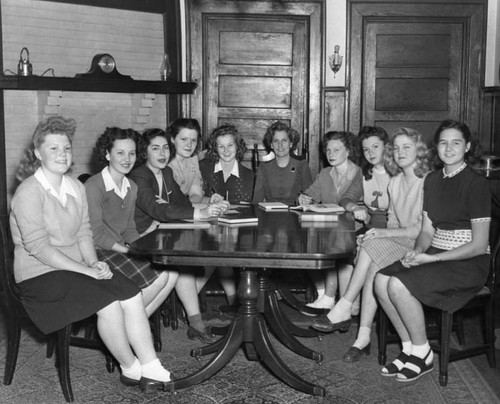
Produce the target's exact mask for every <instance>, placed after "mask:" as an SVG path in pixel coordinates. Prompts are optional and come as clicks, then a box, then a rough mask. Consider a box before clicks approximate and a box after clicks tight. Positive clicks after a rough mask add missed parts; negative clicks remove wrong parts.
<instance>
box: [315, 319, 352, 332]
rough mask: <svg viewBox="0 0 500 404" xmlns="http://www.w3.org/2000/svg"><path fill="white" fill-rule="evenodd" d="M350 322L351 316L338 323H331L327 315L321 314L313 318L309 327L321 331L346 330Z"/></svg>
mask: <svg viewBox="0 0 500 404" xmlns="http://www.w3.org/2000/svg"><path fill="white" fill-rule="evenodd" d="M351 324H352V318H349V319H348V320H344V321H339V322H338V323H332V322H331V321H330V319H329V318H328V317H327V316H322V317H319V318H318V319H316V320H314V321H313V323H312V324H311V327H312V328H314V329H315V330H317V331H321V332H333V331H337V330H339V331H342V332H346V331H348V330H349V328H350V327H351Z"/></svg>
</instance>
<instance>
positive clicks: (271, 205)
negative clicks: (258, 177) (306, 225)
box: [259, 202, 288, 211]
mask: <svg viewBox="0 0 500 404" xmlns="http://www.w3.org/2000/svg"><path fill="white" fill-rule="evenodd" d="M259 207H260V208H262V209H264V210H266V211H270V210H284V209H288V205H287V204H285V203H282V202H259Z"/></svg>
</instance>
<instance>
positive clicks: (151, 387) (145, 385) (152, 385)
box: [139, 374, 174, 393]
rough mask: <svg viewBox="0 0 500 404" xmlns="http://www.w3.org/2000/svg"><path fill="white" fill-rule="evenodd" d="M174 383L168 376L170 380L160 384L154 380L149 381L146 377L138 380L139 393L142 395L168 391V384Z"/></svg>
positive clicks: (172, 378)
mask: <svg viewBox="0 0 500 404" xmlns="http://www.w3.org/2000/svg"><path fill="white" fill-rule="evenodd" d="M172 381H174V377H173V376H172V374H170V380H169V381H168V382H161V381H159V380H155V379H149V378H148V377H141V380H139V385H140V386H141V391H142V392H143V393H154V392H157V391H168V387H167V385H168V383H170V382H172Z"/></svg>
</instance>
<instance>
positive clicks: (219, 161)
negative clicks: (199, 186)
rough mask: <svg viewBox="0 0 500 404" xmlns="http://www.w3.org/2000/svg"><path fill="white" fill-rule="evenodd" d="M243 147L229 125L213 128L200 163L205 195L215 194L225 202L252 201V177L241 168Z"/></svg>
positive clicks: (244, 146) (247, 170)
mask: <svg viewBox="0 0 500 404" xmlns="http://www.w3.org/2000/svg"><path fill="white" fill-rule="evenodd" d="M246 150H247V147H246V145H245V141H244V140H243V139H242V138H241V136H240V134H239V133H238V130H237V129H236V128H235V127H234V126H233V125H222V126H219V127H218V128H215V129H214V130H213V132H212V133H211V135H210V137H209V138H208V150H207V155H206V158H205V159H204V160H202V161H201V162H200V170H201V175H202V176H203V191H204V193H205V195H208V196H212V195H213V194H218V195H219V196H220V197H221V198H223V199H226V200H227V201H228V202H229V203H234V204H239V203H241V202H250V201H251V200H252V192H253V183H254V174H253V172H252V170H250V169H248V168H246V167H245V166H243V165H242V164H241V163H240V162H241V160H243V157H244V155H245V152H246Z"/></svg>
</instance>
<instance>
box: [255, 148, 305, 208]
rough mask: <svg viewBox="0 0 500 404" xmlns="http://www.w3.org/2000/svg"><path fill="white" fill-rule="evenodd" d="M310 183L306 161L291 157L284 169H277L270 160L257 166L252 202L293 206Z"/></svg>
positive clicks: (273, 161)
mask: <svg viewBox="0 0 500 404" xmlns="http://www.w3.org/2000/svg"><path fill="white" fill-rule="evenodd" d="M312 182H313V180H312V176H311V170H310V169H309V165H308V164H307V161H306V160H298V159H296V158H294V157H291V158H290V162H289V163H288V165H287V166H286V167H278V164H276V160H271V161H268V162H266V163H262V164H261V165H260V166H259V170H258V171H257V178H256V179H255V188H254V192H253V201H254V202H263V201H266V202H283V203H285V204H287V205H295V204H296V203H297V198H298V196H299V194H300V193H301V192H304V191H305V190H306V189H307V188H309V186H310V185H311V184H312Z"/></svg>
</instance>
